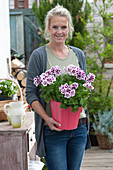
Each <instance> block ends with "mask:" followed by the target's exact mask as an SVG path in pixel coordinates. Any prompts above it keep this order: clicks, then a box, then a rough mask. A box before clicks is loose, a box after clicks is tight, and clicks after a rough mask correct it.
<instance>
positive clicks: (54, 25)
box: [26, 5, 90, 170]
mask: <svg viewBox="0 0 113 170" xmlns="http://www.w3.org/2000/svg"><path fill="white" fill-rule="evenodd" d="M72 32H73V26H72V19H71V16H70V13H69V11H68V10H67V9H65V8H64V7H62V6H59V5H57V6H56V7H55V8H53V9H52V10H50V11H49V12H48V14H47V16H46V20H45V38H46V39H48V40H49V43H48V44H46V45H44V46H42V47H40V48H38V49H36V50H34V51H33V53H32V54H31V57H30V60H29V66H28V71H27V87H26V99H27V102H28V103H29V104H30V105H31V107H32V108H33V110H34V111H35V134H36V140H37V154H38V155H39V156H40V157H45V160H46V164H47V167H48V169H49V170H79V169H80V166H81V162H82V159H83V154H84V151H85V148H89V147H90V143H89V141H87V139H88V138H87V137H88V112H87V111H84V110H82V112H81V114H80V119H79V123H78V127H77V128H76V129H72V130H61V129H59V128H57V127H56V125H57V126H61V125H60V124H59V123H58V122H56V121H55V120H54V119H53V118H52V116H51V108H50V105H49V104H46V103H45V102H44V100H43V99H42V98H40V92H39V89H37V88H36V87H35V85H34V84H33V79H34V77H36V76H37V75H38V76H39V75H40V74H41V73H43V72H45V71H46V70H48V69H50V68H51V67H52V66H54V65H58V66H59V67H60V68H61V69H62V68H63V67H64V66H67V65H69V64H74V65H75V66H78V67H80V68H81V69H83V70H84V71H85V72H86V62H85V56H84V54H83V52H82V51H81V50H80V49H78V48H76V47H72V46H67V45H65V41H66V38H67V37H68V36H70V37H71V36H72Z"/></svg>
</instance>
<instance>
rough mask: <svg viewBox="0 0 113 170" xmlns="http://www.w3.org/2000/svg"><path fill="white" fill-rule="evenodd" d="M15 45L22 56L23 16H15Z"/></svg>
mask: <svg viewBox="0 0 113 170" xmlns="http://www.w3.org/2000/svg"><path fill="white" fill-rule="evenodd" d="M15 17H16V44H17V48H16V49H17V51H18V53H19V54H24V25H23V15H22V14H21V15H16V16H15Z"/></svg>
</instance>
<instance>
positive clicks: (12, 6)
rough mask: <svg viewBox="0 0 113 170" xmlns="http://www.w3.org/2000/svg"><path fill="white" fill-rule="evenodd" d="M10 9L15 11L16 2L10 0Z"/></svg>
mask: <svg viewBox="0 0 113 170" xmlns="http://www.w3.org/2000/svg"><path fill="white" fill-rule="evenodd" d="M9 8H10V9H14V0H9Z"/></svg>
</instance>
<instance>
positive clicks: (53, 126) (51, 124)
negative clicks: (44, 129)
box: [45, 117, 62, 131]
mask: <svg viewBox="0 0 113 170" xmlns="http://www.w3.org/2000/svg"><path fill="white" fill-rule="evenodd" d="M45 121H46V123H47V125H48V126H49V128H50V129H51V130H56V131H62V130H61V129H59V128H57V127H56V125H57V126H59V127H60V126H61V124H59V123H58V122H56V121H55V120H54V119H53V118H52V117H48V119H47V120H45Z"/></svg>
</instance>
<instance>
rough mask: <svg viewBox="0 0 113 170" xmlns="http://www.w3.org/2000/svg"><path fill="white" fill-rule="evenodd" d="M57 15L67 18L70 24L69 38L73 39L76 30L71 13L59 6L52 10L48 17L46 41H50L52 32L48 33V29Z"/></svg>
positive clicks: (46, 21) (45, 33) (46, 19)
mask: <svg viewBox="0 0 113 170" xmlns="http://www.w3.org/2000/svg"><path fill="white" fill-rule="evenodd" d="M56 15H59V16H64V17H66V18H67V20H68V22H69V36H70V38H72V33H73V31H74V28H73V23H72V18H71V15H70V12H69V11H68V10H67V9H66V8H64V7H63V6H60V5H57V6H56V7H55V8H53V9H51V10H50V11H49V12H48V13H47V15H46V18H45V32H44V38H45V39H46V40H50V32H49V31H48V27H49V25H50V21H51V18H52V17H54V16H56Z"/></svg>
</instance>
